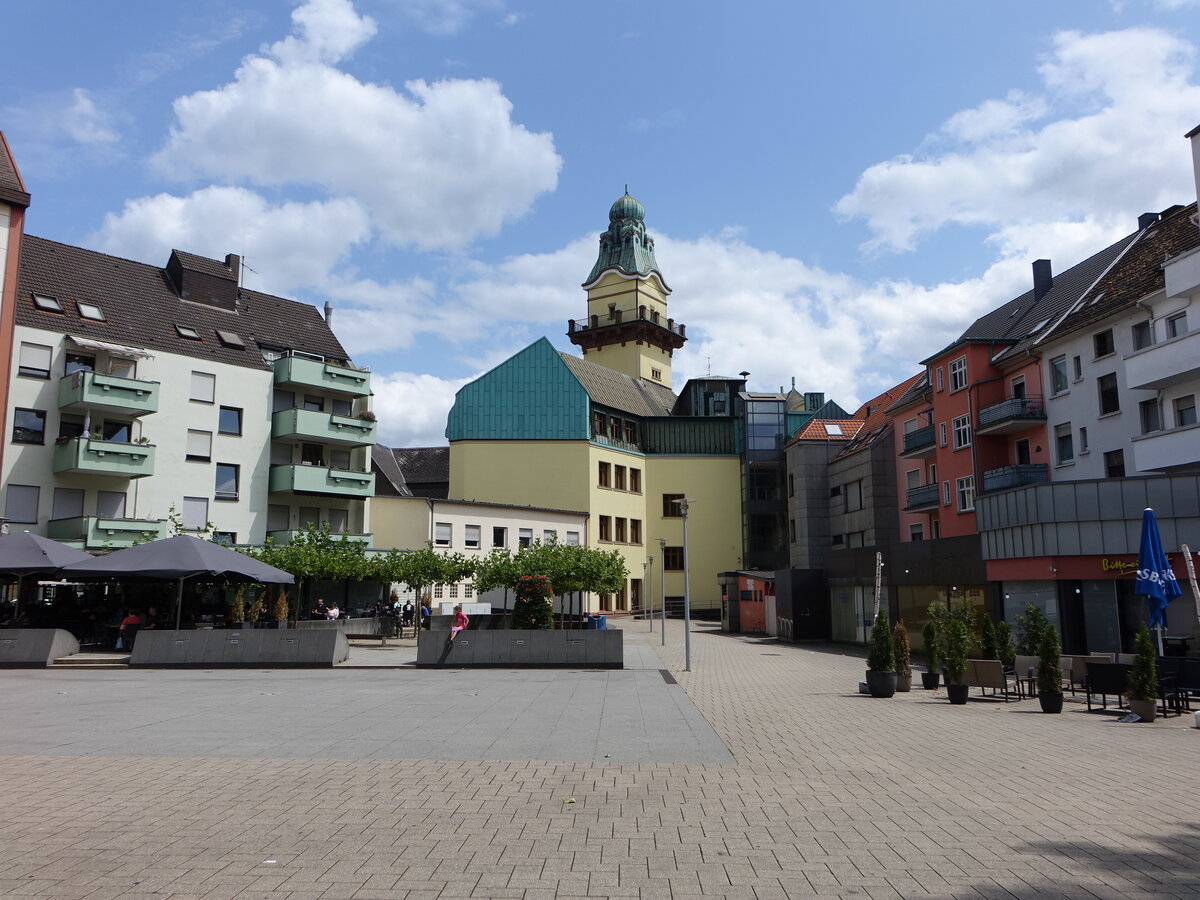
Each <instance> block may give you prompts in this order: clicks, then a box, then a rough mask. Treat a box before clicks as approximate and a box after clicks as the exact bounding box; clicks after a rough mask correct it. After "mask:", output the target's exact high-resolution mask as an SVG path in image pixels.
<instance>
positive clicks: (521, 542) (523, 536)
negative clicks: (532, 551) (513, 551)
mask: <svg viewBox="0 0 1200 900" xmlns="http://www.w3.org/2000/svg"><path fill="white" fill-rule="evenodd" d="M517 546H518V547H532V546H533V529H532V528H521V529H518V531H517Z"/></svg>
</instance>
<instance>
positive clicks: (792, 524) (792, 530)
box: [788, 519, 796, 544]
mask: <svg viewBox="0 0 1200 900" xmlns="http://www.w3.org/2000/svg"><path fill="white" fill-rule="evenodd" d="M788 538H789V539H790V540H791V542H792V543H793V544H794V543H796V520H795V519H788Z"/></svg>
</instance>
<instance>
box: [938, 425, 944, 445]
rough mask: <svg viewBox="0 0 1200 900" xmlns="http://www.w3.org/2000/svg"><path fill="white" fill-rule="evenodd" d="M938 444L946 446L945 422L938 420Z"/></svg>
mask: <svg viewBox="0 0 1200 900" xmlns="http://www.w3.org/2000/svg"><path fill="white" fill-rule="evenodd" d="M938 446H939V447H945V446H946V423H945V422H938Z"/></svg>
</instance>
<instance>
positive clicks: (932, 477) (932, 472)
mask: <svg viewBox="0 0 1200 900" xmlns="http://www.w3.org/2000/svg"><path fill="white" fill-rule="evenodd" d="M925 483H926V484H937V463H930V464H929V478H928V479H926V481H925Z"/></svg>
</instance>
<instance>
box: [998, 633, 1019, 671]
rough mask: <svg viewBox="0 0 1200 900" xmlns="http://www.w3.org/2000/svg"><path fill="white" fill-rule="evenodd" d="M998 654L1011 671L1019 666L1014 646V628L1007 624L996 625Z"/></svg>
mask: <svg viewBox="0 0 1200 900" xmlns="http://www.w3.org/2000/svg"><path fill="white" fill-rule="evenodd" d="M996 652H997V653H998V654H999V655H1000V661H1001V662H1003V663H1004V665H1005V666H1007V667H1008V668H1010V669H1011V668H1012V667H1013V666H1015V665H1016V664H1017V651H1016V648H1015V647H1014V646H1013V631H1012V626H1011V625H1009V624H1008V623H1007V622H997V623H996Z"/></svg>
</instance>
